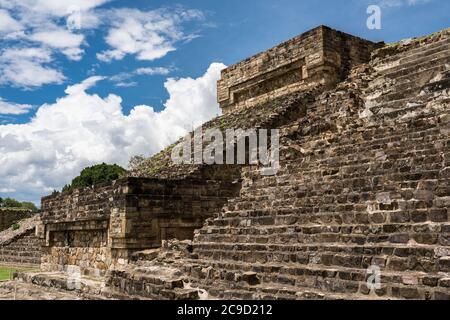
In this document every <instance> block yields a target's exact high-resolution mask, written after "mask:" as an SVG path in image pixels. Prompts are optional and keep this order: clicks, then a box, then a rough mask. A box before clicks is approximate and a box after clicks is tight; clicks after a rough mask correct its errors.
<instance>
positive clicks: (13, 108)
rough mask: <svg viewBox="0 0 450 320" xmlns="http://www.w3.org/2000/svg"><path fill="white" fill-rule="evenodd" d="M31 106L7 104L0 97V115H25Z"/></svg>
mask: <svg viewBox="0 0 450 320" xmlns="http://www.w3.org/2000/svg"><path fill="white" fill-rule="evenodd" d="M32 107H33V106H32V105H29V104H18V103H14V102H8V101H6V100H4V99H2V98H1V97H0V115H3V114H12V115H19V114H25V113H28V112H29V111H30V109H31V108H32Z"/></svg>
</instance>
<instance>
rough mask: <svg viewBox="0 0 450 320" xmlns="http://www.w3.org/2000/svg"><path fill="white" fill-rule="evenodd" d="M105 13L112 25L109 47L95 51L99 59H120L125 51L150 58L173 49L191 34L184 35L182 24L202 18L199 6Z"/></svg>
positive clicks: (138, 57) (160, 55) (109, 33)
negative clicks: (108, 48)
mask: <svg viewBox="0 0 450 320" xmlns="http://www.w3.org/2000/svg"><path fill="white" fill-rule="evenodd" d="M107 17H108V18H109V19H110V24H111V26H112V27H111V28H110V29H109V31H108V35H107V36H106V39H105V40H106V43H107V44H108V45H109V46H110V47H111V49H110V50H107V51H104V52H101V53H99V54H97V57H98V59H100V60H102V61H105V62H110V61H112V60H121V59H123V58H124V57H125V56H126V55H136V58H137V59H138V60H148V61H152V60H155V59H158V58H162V57H164V56H165V55H167V54H168V53H169V52H171V51H174V50H175V44H176V43H177V42H179V41H183V40H185V41H188V40H190V39H192V37H195V35H194V34H189V35H186V34H184V32H183V31H182V28H181V26H182V24H183V23H185V22H188V21H192V20H196V19H202V18H203V15H202V13H201V12H200V11H198V10H180V9H175V10H171V11H168V10H163V9H159V10H153V11H147V12H145V11H140V10H137V9H128V8H124V9H115V10H111V11H110V12H109V13H108V15H107Z"/></svg>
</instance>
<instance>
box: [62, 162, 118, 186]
mask: <svg viewBox="0 0 450 320" xmlns="http://www.w3.org/2000/svg"><path fill="white" fill-rule="evenodd" d="M125 173H126V170H125V169H124V168H122V167H120V166H118V165H116V164H113V165H111V164H106V163H102V164H98V165H95V166H92V167H88V168H85V169H83V170H82V171H81V173H80V175H79V176H78V177H76V178H75V179H73V180H72V182H71V183H70V184H68V185H65V186H64V188H63V189H62V191H63V192H65V191H71V190H74V189H78V188H84V187H89V186H92V185H94V184H99V183H104V182H111V181H113V180H116V179H119V178H120V177H121V176H123V175H124V174H125Z"/></svg>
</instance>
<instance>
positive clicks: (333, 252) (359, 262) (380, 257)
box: [194, 243, 450, 272]
mask: <svg viewBox="0 0 450 320" xmlns="http://www.w3.org/2000/svg"><path fill="white" fill-rule="evenodd" d="M208 244H210V245H209V246H208ZM337 249H339V250H337ZM352 250H355V251H352ZM194 252H195V254H197V255H198V257H199V258H201V259H207V260H217V261H223V260H229V261H241V262H247V263H263V262H264V263H275V262H281V261H282V262H283V263H291V264H294V263H295V264H298V265H306V266H311V265H316V264H321V265H326V266H337V267H351V268H358V269H360V268H364V269H367V268H368V267H369V266H370V265H377V266H379V267H380V268H381V269H382V270H384V271H389V270H390V271H406V270H411V271H420V272H439V271H446V270H447V271H448V267H447V266H446V265H445V263H446V260H445V259H446V258H449V257H450V254H449V248H448V247H443V246H436V247H435V248H422V249H419V248H417V249H413V248H411V247H406V246H405V247H400V246H389V245H384V246H380V247H375V246H374V247H372V248H371V247H370V245H366V246H364V247H361V246H360V247H355V246H352V245H348V246H345V245H340V246H339V247H336V246H333V244H329V245H328V246H327V245H326V244H317V245H315V246H314V245H308V246H306V245H304V246H303V247H295V246H293V245H291V246H288V245H286V246H282V245H278V246H277V245H270V244H268V245H267V247H264V245H262V244H238V245H234V246H233V244H225V243H223V244H222V247H218V246H215V245H214V244H211V243H199V244H198V245H196V246H195V250H194ZM439 252H442V253H444V254H449V255H448V256H441V255H439ZM441 264H442V265H441ZM446 268H447V269H446ZM441 269H442V270H441Z"/></svg>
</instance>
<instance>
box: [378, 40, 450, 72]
mask: <svg viewBox="0 0 450 320" xmlns="http://www.w3.org/2000/svg"><path fill="white" fill-rule="evenodd" d="M449 45H450V37H449V36H448V35H447V36H445V37H444V38H443V39H440V40H438V41H435V42H432V43H430V44H427V45H421V46H420V47H418V48H415V49H409V50H407V51H405V52H400V53H397V54H393V55H390V56H388V57H386V58H384V59H381V60H373V61H374V65H375V66H376V67H378V69H382V68H390V67H393V66H392V64H396V65H400V64H404V63H408V62H411V61H414V60H416V59H418V58H422V57H426V56H429V55H432V54H434V53H436V52H440V51H445V50H448V48H449Z"/></svg>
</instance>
